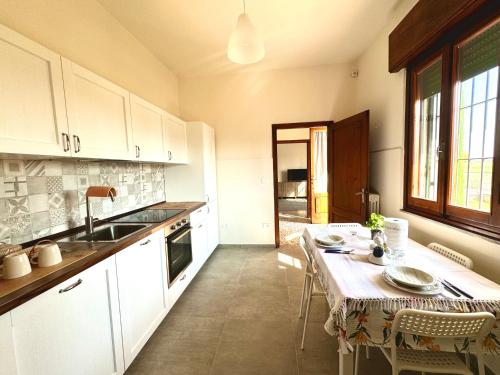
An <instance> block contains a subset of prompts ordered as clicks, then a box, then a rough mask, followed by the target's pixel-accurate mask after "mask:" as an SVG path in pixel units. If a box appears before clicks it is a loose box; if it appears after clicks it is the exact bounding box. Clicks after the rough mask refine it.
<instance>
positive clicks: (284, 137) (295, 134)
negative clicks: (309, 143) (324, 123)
mask: <svg viewBox="0 0 500 375" xmlns="http://www.w3.org/2000/svg"><path fill="white" fill-rule="evenodd" d="M276 133H277V134H276V139H277V140H278V141H291V140H294V139H309V137H310V129H309V128H298V129H278V131H277V132H276Z"/></svg>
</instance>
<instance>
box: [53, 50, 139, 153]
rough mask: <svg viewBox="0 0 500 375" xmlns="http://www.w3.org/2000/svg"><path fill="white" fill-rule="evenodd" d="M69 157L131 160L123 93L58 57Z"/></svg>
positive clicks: (127, 107)
mask: <svg viewBox="0 0 500 375" xmlns="http://www.w3.org/2000/svg"><path fill="white" fill-rule="evenodd" d="M62 68H63V78H64V90H65V97H66V106H67V113H68V126H69V131H70V135H71V140H72V142H73V156H77V157H83V158H99V159H123V160H130V159H135V148H134V146H133V143H132V126H131V121H130V94H129V92H128V91H127V90H125V89H123V88H121V87H119V86H117V85H115V84H113V83H111V82H109V81H107V80H106V79H104V78H102V77H100V76H98V75H96V74H94V73H92V72H91V71H89V70H87V69H85V68H82V67H81V66H79V65H77V64H75V63H73V62H71V61H70V60H67V59H65V58H62Z"/></svg>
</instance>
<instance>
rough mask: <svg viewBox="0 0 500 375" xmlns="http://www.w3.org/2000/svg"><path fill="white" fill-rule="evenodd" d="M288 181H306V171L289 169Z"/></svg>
mask: <svg viewBox="0 0 500 375" xmlns="http://www.w3.org/2000/svg"><path fill="white" fill-rule="evenodd" d="M287 179H288V181H290V182H292V181H306V180H307V169H289V170H288V174H287Z"/></svg>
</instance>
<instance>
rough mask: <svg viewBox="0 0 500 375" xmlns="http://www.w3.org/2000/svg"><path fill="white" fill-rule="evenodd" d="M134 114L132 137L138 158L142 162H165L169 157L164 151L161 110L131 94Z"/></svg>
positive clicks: (131, 108) (131, 105)
mask: <svg viewBox="0 0 500 375" xmlns="http://www.w3.org/2000/svg"><path fill="white" fill-rule="evenodd" d="M130 110H131V114H132V135H133V140H134V142H133V143H134V146H135V147H138V148H137V149H136V154H135V155H136V157H137V159H138V160H142V161H158V162H164V161H166V160H167V157H166V155H165V153H164V151H163V113H164V111H163V110H162V109H161V108H158V107H156V106H154V105H153V104H151V103H149V102H147V101H145V100H144V99H141V98H139V97H138V96H135V95H133V94H130Z"/></svg>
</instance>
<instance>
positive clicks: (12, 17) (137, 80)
mask: <svg viewBox="0 0 500 375" xmlns="http://www.w3.org/2000/svg"><path fill="white" fill-rule="evenodd" d="M0 23H1V24H4V25H5V26H7V27H9V28H11V29H13V30H15V31H17V32H19V33H20V34H23V35H24V36H26V37H28V38H30V39H32V40H34V41H36V42H38V43H40V44H42V45H44V46H45V47H47V48H49V49H51V50H53V51H55V52H57V53H59V54H61V55H63V56H65V57H67V58H69V59H71V60H73V61H74V62H76V63H78V64H80V65H82V66H84V67H85V68H88V69H90V70H92V71H93V72H95V73H97V74H99V75H101V76H103V77H105V78H107V79H109V80H110V81H112V82H114V83H116V84H118V85H120V86H122V87H124V88H125V89H127V90H129V91H131V92H133V93H134V94H137V95H139V96H141V97H143V98H145V99H146V100H149V101H150V102H152V103H154V104H156V105H157V106H159V107H161V108H164V109H165V110H167V111H169V112H171V113H173V114H176V115H177V114H178V112H179V102H178V87H177V85H178V82H177V77H176V76H175V75H174V74H173V73H172V72H171V71H170V70H169V69H168V68H167V67H166V66H165V65H163V64H162V63H161V62H160V60H158V59H157V58H156V57H155V56H154V55H153V54H152V53H151V52H150V51H149V50H147V49H146V48H145V47H144V46H143V45H142V44H141V43H140V42H139V41H138V40H137V39H135V37H134V36H132V34H130V33H129V32H128V31H127V30H126V29H125V28H124V27H123V26H122V25H121V24H120V23H119V22H118V21H117V20H116V19H115V18H114V17H112V16H111V15H110V14H109V13H108V12H107V11H106V10H105V9H104V8H103V7H102V6H101V5H100V4H99V3H98V2H97V1H95V0H51V1H47V0H0Z"/></svg>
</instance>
